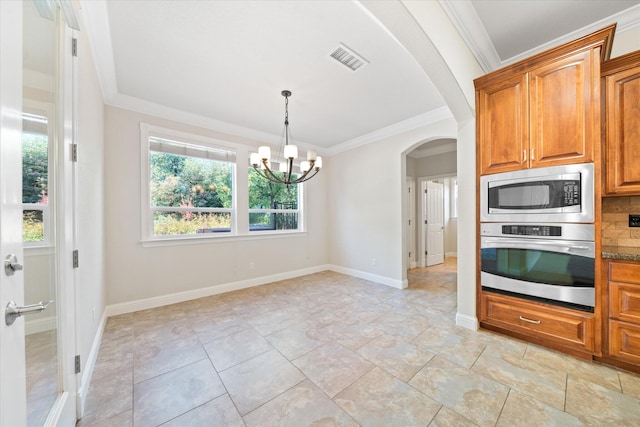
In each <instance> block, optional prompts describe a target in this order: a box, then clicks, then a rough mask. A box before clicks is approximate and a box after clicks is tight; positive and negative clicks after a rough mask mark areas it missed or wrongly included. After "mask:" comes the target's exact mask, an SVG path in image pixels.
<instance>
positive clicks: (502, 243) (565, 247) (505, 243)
mask: <svg viewBox="0 0 640 427" xmlns="http://www.w3.org/2000/svg"><path fill="white" fill-rule="evenodd" d="M486 244H489V245H488V246H487V245H486ZM515 245H518V246H521V247H522V249H537V248H557V249H559V250H556V251H555V252H574V251H577V252H587V256H589V257H592V258H593V257H594V256H595V248H594V246H590V245H575V244H571V243H570V242H545V241H536V242H533V241H531V240H527V239H513V238H502V239H482V242H481V247H482V248H488V247H491V248H495V247H500V248H514V249H517V248H515Z"/></svg>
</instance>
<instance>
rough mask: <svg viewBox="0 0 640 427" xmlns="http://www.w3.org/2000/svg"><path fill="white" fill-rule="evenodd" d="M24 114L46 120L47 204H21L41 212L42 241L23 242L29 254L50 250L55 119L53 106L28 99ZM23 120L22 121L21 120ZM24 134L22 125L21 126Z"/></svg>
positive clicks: (52, 237)
mask: <svg viewBox="0 0 640 427" xmlns="http://www.w3.org/2000/svg"><path fill="white" fill-rule="evenodd" d="M23 103H24V105H23V110H24V113H27V114H33V115H37V116H43V117H46V119H47V175H48V176H47V204H46V205H42V204H39V203H23V204H22V210H23V211H25V210H40V211H42V228H43V239H42V240H41V241H39V242H23V247H24V248H25V249H26V250H29V251H30V252H31V251H32V250H36V249H43V248H51V247H52V246H53V243H52V242H53V239H54V236H53V235H52V234H53V233H52V224H53V222H52V221H53V218H52V215H51V213H52V212H55V208H54V204H55V173H54V169H53V168H54V165H55V163H54V161H53V159H54V155H55V146H56V145H55V140H54V137H55V129H54V128H55V117H53V105H52V104H50V103H46V102H38V101H33V100H30V99H25V100H23ZM23 120H24V119H23ZM21 128H22V129H23V132H24V125H21Z"/></svg>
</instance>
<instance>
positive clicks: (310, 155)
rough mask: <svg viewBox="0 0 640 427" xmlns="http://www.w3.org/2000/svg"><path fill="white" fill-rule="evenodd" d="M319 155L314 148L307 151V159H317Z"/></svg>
mask: <svg viewBox="0 0 640 427" xmlns="http://www.w3.org/2000/svg"><path fill="white" fill-rule="evenodd" d="M317 157H318V155H317V153H316V152H315V151H313V150H309V151H307V160H309V161H311V160H315V159H316V158H317Z"/></svg>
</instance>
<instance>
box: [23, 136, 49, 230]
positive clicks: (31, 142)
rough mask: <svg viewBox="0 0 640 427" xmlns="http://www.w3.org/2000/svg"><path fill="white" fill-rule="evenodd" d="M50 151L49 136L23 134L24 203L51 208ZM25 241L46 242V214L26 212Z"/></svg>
mask: <svg viewBox="0 0 640 427" xmlns="http://www.w3.org/2000/svg"><path fill="white" fill-rule="evenodd" d="M48 186H49V147H48V137H47V135H43V134H38V133H27V132H24V133H23V134H22V203H36V204H41V205H46V204H48V193H49V188H48ZM22 240H23V241H24V242H42V241H43V240H44V219H43V211H41V210H27V209H25V210H24V211H23V215H22Z"/></svg>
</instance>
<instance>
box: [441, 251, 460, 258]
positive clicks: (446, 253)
mask: <svg viewBox="0 0 640 427" xmlns="http://www.w3.org/2000/svg"><path fill="white" fill-rule="evenodd" d="M444 256H445V257H448V256H449V257H452V258H458V252H445V254H444Z"/></svg>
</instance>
